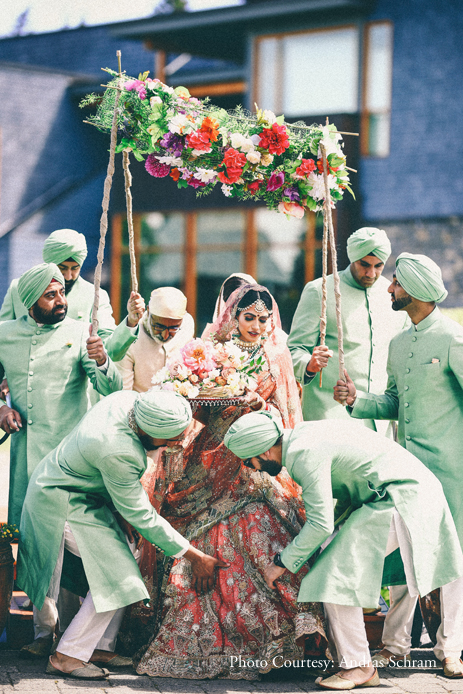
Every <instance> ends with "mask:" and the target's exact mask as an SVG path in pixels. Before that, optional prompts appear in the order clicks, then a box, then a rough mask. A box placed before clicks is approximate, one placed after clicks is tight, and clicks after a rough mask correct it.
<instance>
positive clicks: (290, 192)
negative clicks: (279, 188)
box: [283, 186, 299, 202]
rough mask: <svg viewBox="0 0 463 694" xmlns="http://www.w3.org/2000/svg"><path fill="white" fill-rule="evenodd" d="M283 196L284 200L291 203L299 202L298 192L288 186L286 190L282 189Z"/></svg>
mask: <svg viewBox="0 0 463 694" xmlns="http://www.w3.org/2000/svg"><path fill="white" fill-rule="evenodd" d="M283 195H284V196H285V198H289V199H290V200H291V202H294V201H295V200H299V191H298V190H297V188H294V187H293V186H291V187H290V186H288V187H287V188H285V189H284V191H283Z"/></svg>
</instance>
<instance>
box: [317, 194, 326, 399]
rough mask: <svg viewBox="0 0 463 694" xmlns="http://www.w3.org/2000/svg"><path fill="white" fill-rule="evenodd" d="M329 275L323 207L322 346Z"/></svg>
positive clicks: (320, 384) (324, 336)
mask: <svg viewBox="0 0 463 694" xmlns="http://www.w3.org/2000/svg"><path fill="white" fill-rule="evenodd" d="M327 275H328V217H327V215H326V212H325V207H323V243H322V313H321V316H320V345H324V344H325V338H326V279H327ZM322 383H323V369H320V382H319V387H320V388H321V387H322Z"/></svg>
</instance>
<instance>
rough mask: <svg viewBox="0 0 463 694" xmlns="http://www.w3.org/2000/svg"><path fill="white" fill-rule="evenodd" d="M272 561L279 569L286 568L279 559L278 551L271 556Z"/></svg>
mask: <svg viewBox="0 0 463 694" xmlns="http://www.w3.org/2000/svg"><path fill="white" fill-rule="evenodd" d="M273 563H274V564H275V566H279V567H280V569H286V566H285V565H284V564H283V562H282V561H281V554H280V552H278V554H275V556H274V557H273Z"/></svg>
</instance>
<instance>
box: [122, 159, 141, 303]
mask: <svg viewBox="0 0 463 694" xmlns="http://www.w3.org/2000/svg"><path fill="white" fill-rule="evenodd" d="M129 163H130V154H129V153H128V152H127V151H126V150H125V149H124V151H123V152H122V165H123V167H124V181H125V203H126V207H127V228H128V231H129V254H130V277H131V280H132V291H133V292H138V279H137V261H136V257H135V236H134V231H133V214H132V193H131V190H130V186H131V185H132V174H131V173H130V169H129Z"/></svg>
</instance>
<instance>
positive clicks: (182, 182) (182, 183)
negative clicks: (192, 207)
mask: <svg viewBox="0 0 463 694" xmlns="http://www.w3.org/2000/svg"><path fill="white" fill-rule="evenodd" d="M177 186H178V188H188V182H187V181H185V180H184V179H183V178H179V179H178V181H177Z"/></svg>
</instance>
